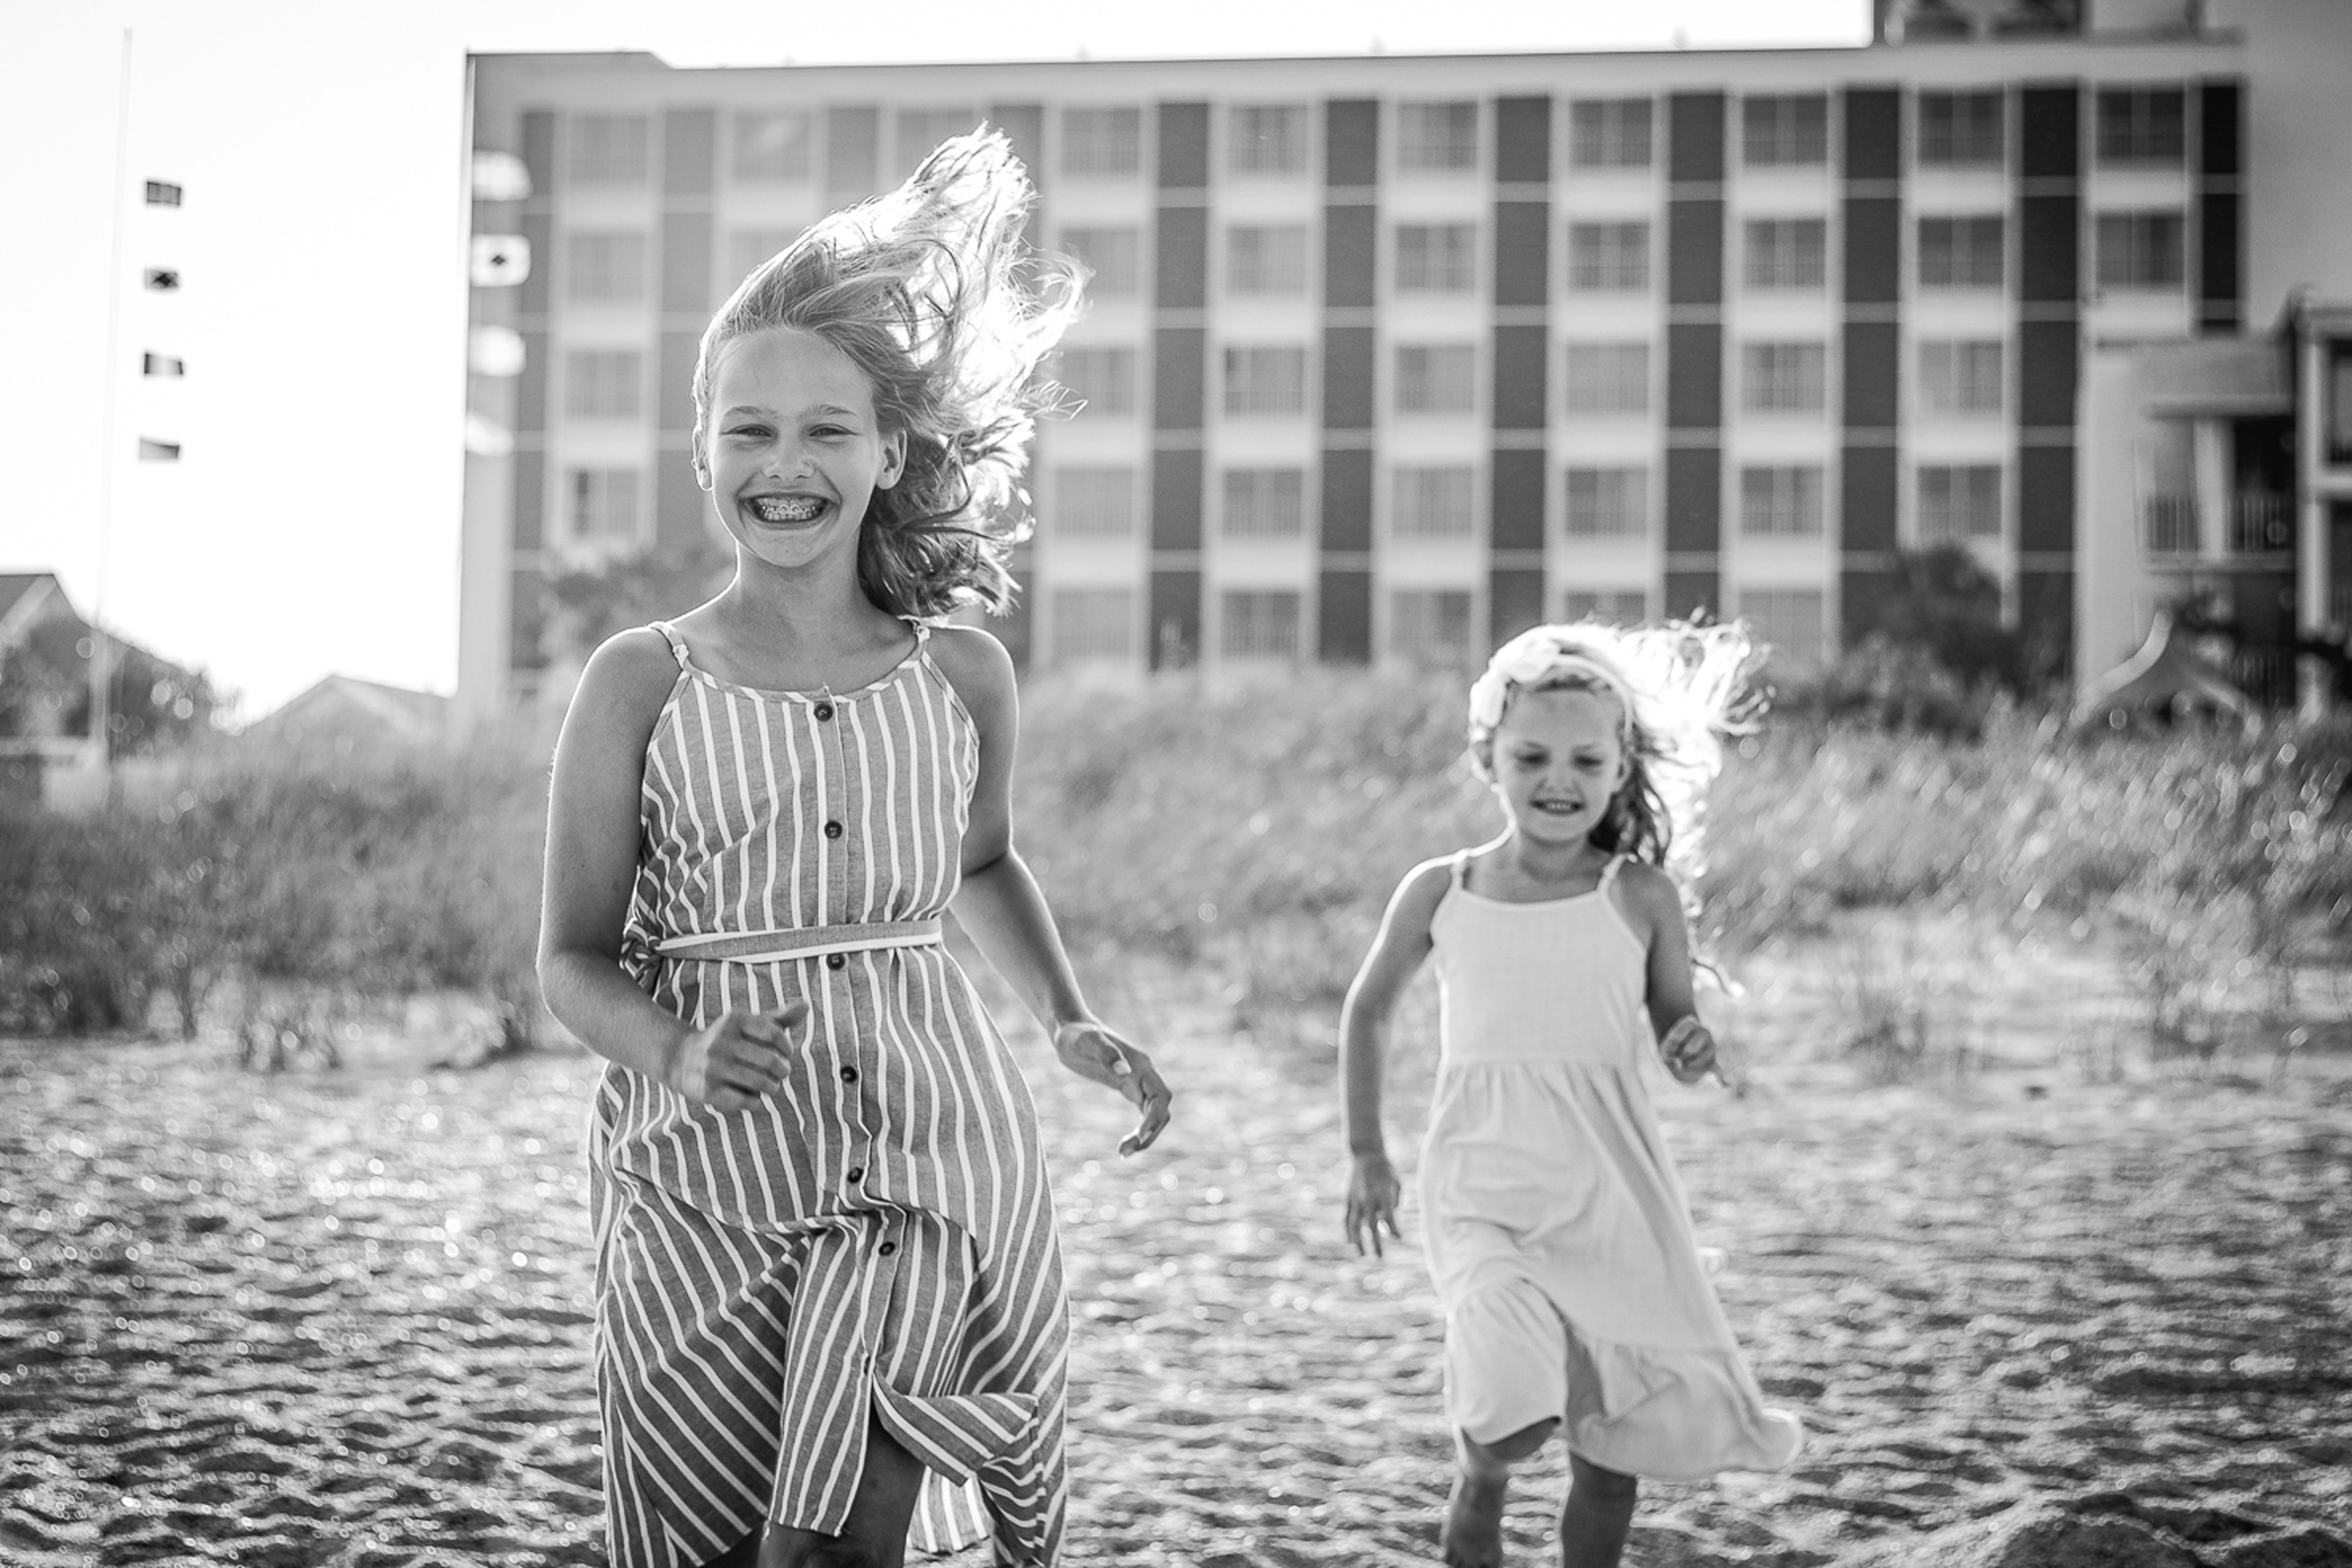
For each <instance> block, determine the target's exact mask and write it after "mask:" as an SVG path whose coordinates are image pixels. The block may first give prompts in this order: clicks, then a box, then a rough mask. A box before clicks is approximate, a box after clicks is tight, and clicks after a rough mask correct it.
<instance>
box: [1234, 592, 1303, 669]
mask: <svg viewBox="0 0 2352 1568" xmlns="http://www.w3.org/2000/svg"><path fill="white" fill-rule="evenodd" d="M1217 610H1218V614H1217V641H1216V646H1217V652H1218V653H1220V654H1222V655H1224V656H1225V657H1227V658H1284V659H1295V658H1296V657H1298V591H1297V590H1296V589H1293V588H1228V589H1227V590H1225V592H1224V593H1223V594H1219V595H1218V604H1217Z"/></svg>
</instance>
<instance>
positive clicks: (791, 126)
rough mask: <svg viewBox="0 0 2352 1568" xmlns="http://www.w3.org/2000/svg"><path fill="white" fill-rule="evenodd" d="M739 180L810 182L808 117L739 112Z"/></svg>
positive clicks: (792, 113) (788, 112) (790, 112)
mask: <svg viewBox="0 0 2352 1568" xmlns="http://www.w3.org/2000/svg"><path fill="white" fill-rule="evenodd" d="M734 167H735V177H736V179H738V180H740V181H745V182H757V181H768V180H805V179H807V178H808V116H807V115H806V114H805V113H804V112H803V111H802V110H799V109H776V110H764V109H738V110H737V111H736V113H735V162H734Z"/></svg>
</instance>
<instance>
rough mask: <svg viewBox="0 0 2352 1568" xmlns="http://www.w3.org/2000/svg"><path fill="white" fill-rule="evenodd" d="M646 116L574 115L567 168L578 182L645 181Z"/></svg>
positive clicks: (595, 183)
mask: <svg viewBox="0 0 2352 1568" xmlns="http://www.w3.org/2000/svg"><path fill="white" fill-rule="evenodd" d="M645 141H646V120H645V117H644V115H574V116H572V121H571V144H570V153H571V156H570V158H569V159H568V161H567V164H566V168H567V171H568V172H569V174H570V175H571V182H572V183H573V184H575V185H642V184H644V182H645V166H646V159H645Z"/></svg>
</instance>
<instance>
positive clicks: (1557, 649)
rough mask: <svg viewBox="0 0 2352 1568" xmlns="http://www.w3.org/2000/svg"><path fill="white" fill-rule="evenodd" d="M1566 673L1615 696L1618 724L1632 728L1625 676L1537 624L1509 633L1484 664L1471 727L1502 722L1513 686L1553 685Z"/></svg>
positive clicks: (1475, 687)
mask: <svg viewBox="0 0 2352 1568" xmlns="http://www.w3.org/2000/svg"><path fill="white" fill-rule="evenodd" d="M1564 675H1581V676H1584V677H1587V678H1589V679H1590V680H1592V681H1593V682H1594V683H1595V684H1596V685H1597V686H1599V687H1600V688H1601V689H1603V690H1605V691H1607V692H1608V693H1609V694H1610V695H1611V696H1612V697H1614V698H1615V699H1616V700H1617V728H1618V729H1619V731H1620V732H1622V733H1624V734H1628V735H1629V734H1631V733H1632V729H1633V694H1632V693H1631V692H1630V691H1629V690H1628V689H1627V688H1626V684H1625V681H1624V678H1623V677H1621V676H1620V675H1619V674H1618V673H1616V672H1615V671H1614V670H1612V669H1610V668H1609V666H1607V665H1606V664H1603V663H1602V662H1601V661H1600V660H1599V659H1597V658H1595V657H1593V656H1592V655H1590V654H1587V653H1585V652H1583V651H1582V650H1581V649H1579V648H1576V647H1574V646H1573V645H1564V644H1562V643H1561V642H1559V641H1556V640H1555V639H1553V638H1550V637H1547V636H1544V635H1543V634H1542V631H1541V629H1540V628H1539V629H1538V630H1537V631H1534V632H1530V633H1526V634H1524V635H1522V636H1519V637H1516V638H1513V639H1512V640H1511V641H1508V642H1506V643H1504V644H1503V645H1502V649H1501V650H1500V651H1499V652H1498V653H1496V655H1495V657H1493V659H1491V660H1490V661H1489V662H1488V663H1487V665H1486V673H1485V674H1483V675H1481V676H1479V677H1478V679H1477V680H1476V681H1475V682H1473V683H1472V684H1471V686H1470V727H1471V729H1472V730H1473V731H1478V732H1484V733H1486V734H1491V733H1493V731H1494V730H1495V729H1496V727H1497V726H1499V725H1500V724H1502V709H1503V707H1504V705H1506V704H1507V703H1509V701H1510V700H1511V689H1512V688H1513V687H1515V686H1516V687H1518V688H1519V689H1522V690H1534V689H1540V688H1543V687H1546V686H1549V685H1552V684H1554V683H1555V682H1557V681H1558V680H1559V678H1560V677H1561V676H1564Z"/></svg>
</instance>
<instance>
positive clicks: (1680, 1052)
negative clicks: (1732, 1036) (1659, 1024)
mask: <svg viewBox="0 0 2352 1568" xmlns="http://www.w3.org/2000/svg"><path fill="white" fill-rule="evenodd" d="M1658 1050H1659V1053H1660V1054H1661V1056H1663V1057H1664V1058H1665V1062H1666V1070H1667V1071H1668V1072H1671V1073H1673V1074H1674V1075H1675V1082H1677V1083H1678V1084H1695V1083H1697V1082H1698V1081H1699V1080H1700V1079H1702V1078H1704V1077H1706V1076H1707V1075H1708V1073H1709V1072H1712V1071H1714V1070H1715V1037H1714V1036H1713V1035H1711V1034H1709V1033H1708V1030H1707V1025H1706V1024H1704V1023H1701V1022H1699V1021H1698V1019H1697V1017H1696V1016H1695V1015H1693V1016H1687V1017H1685V1018H1684V1019H1683V1020H1682V1021H1681V1022H1678V1023H1677V1024H1676V1025H1675V1026H1674V1027H1673V1028H1671V1029H1669V1030H1667V1031H1666V1037H1665V1038H1664V1039H1662V1040H1661V1041H1659V1042H1658ZM1726 1082H1728V1081H1727V1080H1726Z"/></svg>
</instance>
